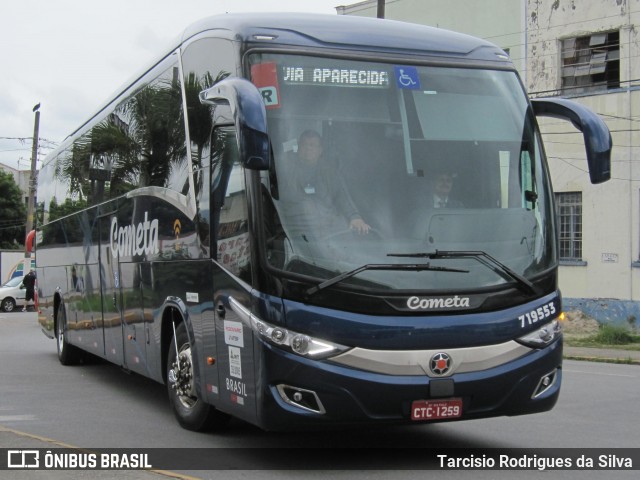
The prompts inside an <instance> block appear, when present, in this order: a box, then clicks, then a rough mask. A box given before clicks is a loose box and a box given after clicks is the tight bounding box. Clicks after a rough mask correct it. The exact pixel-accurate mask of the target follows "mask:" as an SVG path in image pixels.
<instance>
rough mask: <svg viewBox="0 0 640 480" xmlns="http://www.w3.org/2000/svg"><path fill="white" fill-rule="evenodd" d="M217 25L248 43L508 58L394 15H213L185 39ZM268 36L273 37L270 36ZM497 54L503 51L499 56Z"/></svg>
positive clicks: (473, 39)
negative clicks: (398, 19) (392, 18)
mask: <svg viewBox="0 0 640 480" xmlns="http://www.w3.org/2000/svg"><path fill="white" fill-rule="evenodd" d="M216 29H225V30H229V31H230V33H232V34H233V35H234V37H235V38H237V39H238V40H242V41H246V42H250V43H263V44H264V43H269V42H271V43H273V44H278V45H298V46H302V47H304V46H307V47H314V46H315V47H325V48H327V47H331V48H337V49H349V50H354V49H357V50H370V51H376V52H389V53H390V54H392V53H399V52H403V53H405V54H406V53H408V52H414V53H420V54H421V55H425V54H426V55H436V56H448V57H458V58H460V57H462V58H464V59H465V60H480V61H498V62H501V63H504V62H505V60H506V58H505V56H504V52H503V51H502V50H501V49H499V48H498V47H497V46H496V45H494V44H492V43H490V42H488V41H486V40H482V39H479V38H476V37H472V36H470V35H465V34H461V33H456V32H452V31H450V30H445V29H442V28H436V27H429V26H425V25H418V24H413V23H406V22H399V21H395V20H386V19H385V20H382V19H378V18H368V17H357V16H345V15H322V14H298V13H260V14H255V13H248V14H226V15H215V16H212V17H208V18H205V19H203V20H201V21H199V22H196V23H194V24H192V25H191V26H189V27H187V28H186V29H185V31H184V34H183V37H182V40H183V41H185V40H187V39H188V38H190V37H192V36H194V35H197V34H198V33H201V32H203V31H207V30H216ZM256 36H259V37H256ZM269 36H274V37H275V38H273V39H272V40H268V39H267V38H268V37H269ZM265 37H266V38H265ZM258 38H261V39H262V41H261V42H260V41H259V40H258ZM499 54H500V55H501V56H500V57H498V56H497V55H499Z"/></svg>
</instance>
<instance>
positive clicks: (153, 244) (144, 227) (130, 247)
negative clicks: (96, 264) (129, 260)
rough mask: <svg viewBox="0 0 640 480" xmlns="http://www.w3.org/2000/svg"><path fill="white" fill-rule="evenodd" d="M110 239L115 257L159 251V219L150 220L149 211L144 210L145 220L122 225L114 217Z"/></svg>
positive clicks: (149, 253)
mask: <svg viewBox="0 0 640 480" xmlns="http://www.w3.org/2000/svg"><path fill="white" fill-rule="evenodd" d="M110 239H111V255H112V256H113V258H118V256H120V257H132V256H134V255H143V254H145V255H152V254H155V253H158V252H159V249H158V219H154V220H151V221H149V212H144V221H142V222H140V223H138V224H137V225H136V224H134V223H131V225H125V226H123V227H120V226H118V219H117V218H116V217H113V218H112V219H111V236H110Z"/></svg>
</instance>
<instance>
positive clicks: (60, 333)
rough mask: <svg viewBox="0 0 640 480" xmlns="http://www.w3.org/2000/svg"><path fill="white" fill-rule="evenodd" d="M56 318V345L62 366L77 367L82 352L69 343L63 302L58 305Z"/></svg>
mask: <svg viewBox="0 0 640 480" xmlns="http://www.w3.org/2000/svg"><path fill="white" fill-rule="evenodd" d="M56 318H57V321H56V345H57V348H58V360H59V361H60V363H61V364H62V365H75V364H76V363H78V362H79V361H80V350H79V349H78V348H76V347H75V346H73V345H71V344H69V342H67V336H66V326H67V314H66V310H65V308H64V303H62V302H60V304H59V305H58V312H57V315H56Z"/></svg>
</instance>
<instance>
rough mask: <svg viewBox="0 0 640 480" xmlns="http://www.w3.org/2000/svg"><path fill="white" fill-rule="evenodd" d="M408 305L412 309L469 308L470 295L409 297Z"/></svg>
mask: <svg viewBox="0 0 640 480" xmlns="http://www.w3.org/2000/svg"><path fill="white" fill-rule="evenodd" d="M407 307H409V308H410V309H411V310H439V309H445V308H469V307H470V303H469V297H459V296H457V295H456V296H455V297H446V298H420V297H409V299H408V300H407Z"/></svg>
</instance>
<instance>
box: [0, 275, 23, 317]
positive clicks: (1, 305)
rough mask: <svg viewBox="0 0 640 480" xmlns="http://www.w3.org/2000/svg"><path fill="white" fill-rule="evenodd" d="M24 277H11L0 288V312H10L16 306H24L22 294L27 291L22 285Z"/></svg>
mask: <svg viewBox="0 0 640 480" xmlns="http://www.w3.org/2000/svg"><path fill="white" fill-rule="evenodd" d="M23 278H24V277H23V276H21V277H13V278H12V279H11V280H9V281H8V282H7V283H5V284H4V285H3V286H2V287H0V310H2V311H3V312H12V311H13V310H15V308H16V306H17V305H22V304H24V294H25V292H26V291H27V290H26V289H25V287H24V285H23V284H22V279H23Z"/></svg>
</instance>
